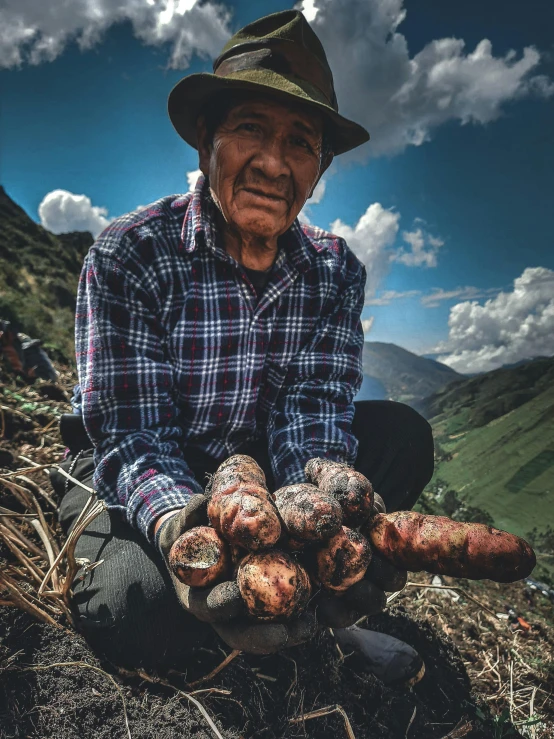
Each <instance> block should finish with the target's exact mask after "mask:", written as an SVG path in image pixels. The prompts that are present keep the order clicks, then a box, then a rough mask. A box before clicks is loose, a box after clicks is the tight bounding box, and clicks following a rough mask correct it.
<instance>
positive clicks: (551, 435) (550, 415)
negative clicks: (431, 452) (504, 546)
mask: <svg viewBox="0 0 554 739" xmlns="http://www.w3.org/2000/svg"><path fill="white" fill-rule="evenodd" d="M416 407H418V410H420V411H422V412H423V413H424V415H426V417H427V418H428V419H429V420H430V422H431V425H432V427H433V433H434V437H435V452H436V464H435V474H434V476H433V480H432V481H431V484H430V485H429V486H428V488H427V491H426V493H424V495H423V496H422V498H420V502H419V504H418V505H419V506H420V507H421V508H422V509H423V510H427V511H429V512H433V513H440V514H443V515H448V516H453V517H455V518H458V519H460V520H475V521H481V522H483V523H490V524H493V525H495V526H497V527H498V528H501V529H506V530H507V531H511V532H513V533H515V534H518V535H520V536H523V537H525V538H528V539H530V540H531V541H532V543H533V544H534V545H535V546H536V547H537V548H538V550H539V552H541V557H540V558H539V563H540V567H539V569H538V570H537V574H536V576H537V577H539V575H540V577H539V579H540V578H543V577H544V578H546V579H548V580H549V581H551V582H554V518H553V516H552V511H553V510H554V357H550V358H547V359H544V358H541V359H535V360H533V361H530V362H527V363H525V364H521V365H519V366H517V367H513V368H502V369H498V370H494V371H492V372H487V373H486V374H483V375H479V376H477V377H474V378H471V379H466V380H462V381H459V382H455V383H453V384H451V385H449V386H448V387H447V388H445V389H444V390H442V391H440V392H438V393H436V394H435V395H433V396H431V397H430V398H427V399H426V400H425V401H424V402H422V403H420V404H419V406H416Z"/></svg>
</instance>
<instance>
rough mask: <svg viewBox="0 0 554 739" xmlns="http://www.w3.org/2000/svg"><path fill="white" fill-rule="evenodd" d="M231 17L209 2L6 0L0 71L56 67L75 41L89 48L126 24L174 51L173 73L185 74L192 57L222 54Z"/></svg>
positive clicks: (0, 36)
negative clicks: (24, 66) (110, 30)
mask: <svg viewBox="0 0 554 739" xmlns="http://www.w3.org/2000/svg"><path fill="white" fill-rule="evenodd" d="M230 17H231V16H230V12H229V10H228V9H227V8H225V6H223V5H220V4H216V3H214V2H210V1H209V0H208V2H201V0H78V1H77V0H76V1H75V2H67V0H48V1H47V2H37V0H4V1H3V2H2V24H1V25H0V68H10V67H18V66H21V65H22V64H24V63H29V64H41V63H42V62H51V61H53V60H54V59H56V57H58V56H59V55H60V54H61V53H62V52H63V50H64V49H65V47H66V46H67V44H68V43H70V42H71V41H76V42H77V43H78V45H79V47H80V48H81V49H90V48H92V47H93V46H95V45H96V44H97V43H98V42H99V41H100V40H101V39H102V36H103V34H104V33H105V32H106V31H107V30H108V28H110V27H111V26H113V25H115V24H117V23H122V22H125V21H126V22H129V23H130V24H131V26H132V29H133V33H134V34H135V36H136V37H137V38H138V39H140V40H141V41H142V42H143V43H145V44H148V45H152V46H162V45H168V46H169V47H170V55H169V59H168V66H169V67H170V68H172V69H185V68H186V67H188V65H189V62H190V59H191V57H192V55H193V54H198V55H200V56H204V57H214V56H217V54H219V52H220V51H221V47H222V46H223V44H224V43H225V42H226V41H227V39H228V37H229V35H230V30H229V22H230Z"/></svg>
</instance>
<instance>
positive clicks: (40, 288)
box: [0, 187, 93, 361]
mask: <svg viewBox="0 0 554 739" xmlns="http://www.w3.org/2000/svg"><path fill="white" fill-rule="evenodd" d="M92 243H93V238H92V236H91V234H89V233H79V232H76V233H69V234H62V235H60V236H55V235H54V234H51V233H49V232H48V231H47V230H46V229H44V228H42V226H39V225H38V224H36V223H35V222H34V221H33V220H31V218H29V216H28V215H27V214H26V213H25V211H24V210H23V209H22V208H20V207H19V206H18V205H16V204H15V203H14V202H13V200H11V198H10V197H9V196H8V195H7V194H6V192H5V190H4V188H3V187H0V317H1V318H5V319H7V320H9V321H11V322H12V323H13V324H14V325H15V326H16V327H17V329H18V330H19V331H23V332H24V333H26V334H29V335H30V336H32V337H33V338H39V339H42V340H43V342H44V345H45V346H46V348H47V349H48V350H49V351H50V352H52V353H53V354H54V355H56V354H58V356H59V358H63V359H64V360H66V361H72V359H73V356H74V349H73V331H74V312H75V294H76V291H77V282H78V279H79V274H80V271H81V265H82V263H83V259H84V256H85V254H86V253H87V251H88V249H89V247H90V246H91V244H92Z"/></svg>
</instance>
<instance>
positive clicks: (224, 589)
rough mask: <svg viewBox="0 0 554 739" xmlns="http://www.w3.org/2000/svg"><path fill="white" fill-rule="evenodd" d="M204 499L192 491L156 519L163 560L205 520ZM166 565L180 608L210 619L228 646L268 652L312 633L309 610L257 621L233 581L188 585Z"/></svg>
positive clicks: (204, 523) (202, 524) (294, 643)
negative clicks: (293, 616)
mask: <svg viewBox="0 0 554 739" xmlns="http://www.w3.org/2000/svg"><path fill="white" fill-rule="evenodd" d="M207 503H208V497H207V496H205V495H195V496H193V497H192V498H191V500H190V501H189V503H188V504H187V505H186V506H185V507H184V508H183V509H181V510H180V511H178V512H177V513H175V514H174V515H172V516H168V517H167V520H164V521H162V522H161V523H160V526H159V533H158V544H159V548H160V550H161V552H162V554H163V556H164V559H165V562H166V564H167V563H168V557H169V551H170V549H171V547H172V546H173V544H174V542H175V541H176V540H177V539H178V538H179V537H180V536H181V534H183V533H184V532H185V531H188V530H189V529H191V528H194V527H195V526H204V525H206V524H208V517H207V513H206V508H207ZM164 518H165V517H164ZM168 569H169V572H170V574H171V579H172V581H173V585H174V587H175V592H176V594H177V598H178V599H179V602H180V603H181V605H182V606H183V608H185V610H187V611H188V612H189V613H192V614H193V616H195V617H196V618H198V619H199V620H200V621H205V622H207V623H210V624H211V625H212V627H213V628H214V630H215V631H216V632H217V634H219V636H220V637H221V638H222V639H223V641H225V642H226V643H227V644H228V645H229V646H230V647H231V648H232V649H239V650H240V651H242V652H250V653H252V654H271V653H272V652H277V651H279V650H281V649H284V648H285V647H291V646H295V645H296V644H300V643H301V642H303V641H306V640H307V639H309V638H311V637H312V636H313V635H314V634H315V631H316V623H315V619H314V617H313V615H311V614H303V615H302V616H301V617H300V618H298V619H296V620H294V621H288V622H287V623H286V624H273V623H264V622H257V621H256V620H254V619H253V618H252V617H251V616H248V615H247V613H246V608H245V606H244V602H243V600H242V597H241V595H240V592H239V589H238V586H237V584H236V582H233V581H230V580H228V581H226V582H222V583H218V584H217V585H214V586H213V587H207V588H191V587H190V586H189V585H185V584H184V583H182V582H181V581H180V580H179V579H178V578H177V577H175V575H174V574H173V572H172V571H171V568H169V565H168Z"/></svg>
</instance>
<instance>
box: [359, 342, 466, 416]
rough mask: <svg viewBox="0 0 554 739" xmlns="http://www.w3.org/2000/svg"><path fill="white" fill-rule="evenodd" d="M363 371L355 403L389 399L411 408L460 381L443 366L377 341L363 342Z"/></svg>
mask: <svg viewBox="0 0 554 739" xmlns="http://www.w3.org/2000/svg"><path fill="white" fill-rule="evenodd" d="M363 368H364V384H363V385H362V389H361V391H360V394H359V395H358V396H357V400H370V399H375V400H380V399H383V398H390V399H392V400H399V401H401V402H404V403H409V404H410V405H411V404H413V403H414V402H416V401H421V400H422V399H423V398H425V397H427V396H428V395H431V394H432V393H434V392H436V391H437V390H440V389H441V388H443V387H444V386H445V385H447V384H448V383H450V382H453V381H455V380H459V379H463V375H460V374H458V373H457V372H455V371H454V370H453V369H450V367H447V366H446V365H445V364H441V363H440V362H436V361H435V360H433V359H426V358H425V357H419V356H418V355H417V354H413V353H412V352H409V351H408V350H407V349H402V348H401V347H399V346H396V344H386V343H383V342H379V341H366V342H365V344H364V353H363ZM372 393H373V394H372ZM362 395H363V396H364V397H361V396H362ZM370 395H371V397H369V396H370Z"/></svg>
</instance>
